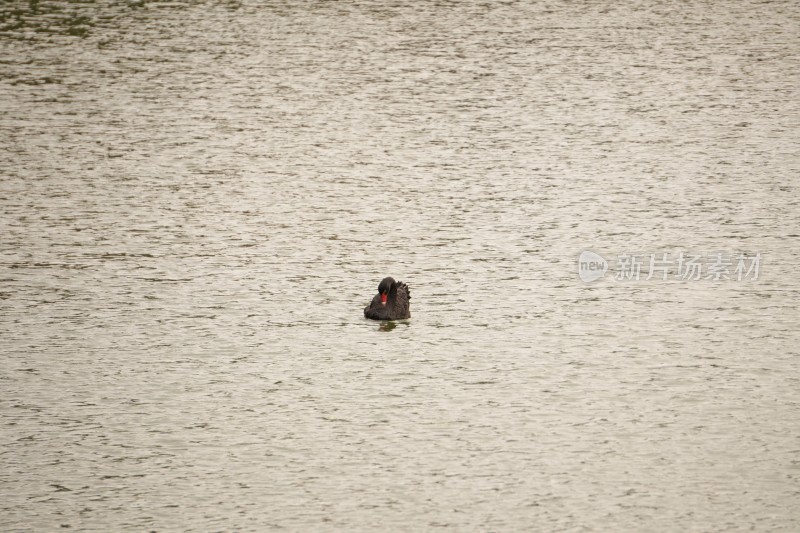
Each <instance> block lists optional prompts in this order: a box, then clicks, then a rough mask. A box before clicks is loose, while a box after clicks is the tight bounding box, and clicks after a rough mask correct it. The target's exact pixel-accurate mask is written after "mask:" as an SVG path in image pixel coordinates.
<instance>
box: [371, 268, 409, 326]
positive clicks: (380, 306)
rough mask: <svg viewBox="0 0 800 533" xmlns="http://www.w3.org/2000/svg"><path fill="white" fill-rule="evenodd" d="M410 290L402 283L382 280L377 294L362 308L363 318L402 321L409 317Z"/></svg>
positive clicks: (390, 279)
mask: <svg viewBox="0 0 800 533" xmlns="http://www.w3.org/2000/svg"><path fill="white" fill-rule="evenodd" d="M409 300H411V290H410V289H409V288H408V285H406V284H405V283H403V282H402V281H395V280H394V278H383V280H382V281H381V284H380V285H378V294H376V295H375V297H374V298H373V299H372V302H371V303H370V304H369V305H368V306H366V307H365V308H364V316H365V317H367V318H371V319H372V320H402V319H404V318H410V317H411V309H410V305H409Z"/></svg>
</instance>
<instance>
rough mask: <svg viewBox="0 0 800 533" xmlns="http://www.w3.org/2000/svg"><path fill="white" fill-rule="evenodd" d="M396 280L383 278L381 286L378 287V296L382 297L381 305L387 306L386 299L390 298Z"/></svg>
mask: <svg viewBox="0 0 800 533" xmlns="http://www.w3.org/2000/svg"><path fill="white" fill-rule="evenodd" d="M394 283H395V281H394V278H383V279H382V280H381V283H380V285H378V294H380V295H381V303H382V304H384V305H385V304H386V299H387V298H388V297H389V291H390V290H391V289H392V285H394Z"/></svg>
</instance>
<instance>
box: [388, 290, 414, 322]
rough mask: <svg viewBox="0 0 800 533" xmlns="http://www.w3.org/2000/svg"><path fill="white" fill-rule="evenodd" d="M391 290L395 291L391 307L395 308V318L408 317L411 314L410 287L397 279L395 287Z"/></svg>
mask: <svg viewBox="0 0 800 533" xmlns="http://www.w3.org/2000/svg"><path fill="white" fill-rule="evenodd" d="M393 290H394V291H395V292H396V294H395V298H394V304H393V305H392V308H393V309H394V310H395V314H396V315H397V318H398V319H400V318H409V317H410V316H411V310H410V306H409V301H410V300H411V289H409V288H408V285H406V284H405V283H403V282H402V281H398V282H397V285H396V288H393ZM390 296H391V294H390Z"/></svg>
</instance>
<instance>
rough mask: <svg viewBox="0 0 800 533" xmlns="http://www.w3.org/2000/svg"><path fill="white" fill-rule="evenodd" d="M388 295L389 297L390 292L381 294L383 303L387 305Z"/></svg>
mask: <svg viewBox="0 0 800 533" xmlns="http://www.w3.org/2000/svg"><path fill="white" fill-rule="evenodd" d="M388 297H389V295H388V294H381V303H382V304H384V305H385V304H386V298H388Z"/></svg>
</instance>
